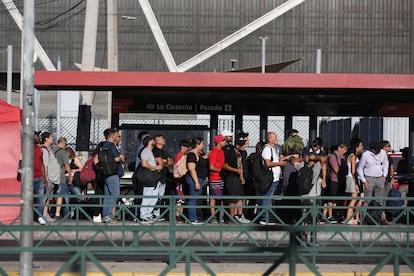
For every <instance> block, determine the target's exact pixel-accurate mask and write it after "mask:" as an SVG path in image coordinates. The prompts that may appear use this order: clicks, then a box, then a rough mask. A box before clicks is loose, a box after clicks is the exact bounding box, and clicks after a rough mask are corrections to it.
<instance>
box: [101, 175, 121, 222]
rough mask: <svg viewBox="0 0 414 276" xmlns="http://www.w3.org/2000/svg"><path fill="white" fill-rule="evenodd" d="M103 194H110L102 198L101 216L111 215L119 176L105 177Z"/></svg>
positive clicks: (117, 191) (116, 197)
mask: <svg viewBox="0 0 414 276" xmlns="http://www.w3.org/2000/svg"><path fill="white" fill-rule="evenodd" d="M104 195H105V196H111V197H105V198H104V200H103V205H104V206H103V208H102V216H103V217H112V209H113V208H114V207H115V206H116V201H117V199H118V196H119V176H118V175H111V176H109V177H107V178H105V186H104Z"/></svg>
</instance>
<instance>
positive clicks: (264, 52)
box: [259, 36, 268, 74]
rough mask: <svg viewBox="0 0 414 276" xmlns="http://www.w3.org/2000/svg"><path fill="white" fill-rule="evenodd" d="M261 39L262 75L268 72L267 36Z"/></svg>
mask: <svg viewBox="0 0 414 276" xmlns="http://www.w3.org/2000/svg"><path fill="white" fill-rule="evenodd" d="M259 39H260V40H261V41H262V73H263V74H264V73H265V72H266V40H267V39H268V37H267V36H261V37H259Z"/></svg>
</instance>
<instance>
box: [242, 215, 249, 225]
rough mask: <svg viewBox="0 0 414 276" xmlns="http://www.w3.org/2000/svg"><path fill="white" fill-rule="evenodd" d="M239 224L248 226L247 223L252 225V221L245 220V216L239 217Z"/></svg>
mask: <svg viewBox="0 0 414 276" xmlns="http://www.w3.org/2000/svg"><path fill="white" fill-rule="evenodd" d="M239 222H240V223H243V224H246V223H250V220H249V219H247V218H245V217H244V216H241V217H239Z"/></svg>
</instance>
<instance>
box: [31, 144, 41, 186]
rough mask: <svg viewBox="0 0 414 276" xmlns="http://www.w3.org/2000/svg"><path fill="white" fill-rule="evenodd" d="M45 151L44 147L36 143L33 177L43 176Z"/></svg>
mask: <svg viewBox="0 0 414 276" xmlns="http://www.w3.org/2000/svg"><path fill="white" fill-rule="evenodd" d="M42 164H43V153H42V147H41V146H39V145H35V146H34V149H33V177H34V178H39V177H43V170H42Z"/></svg>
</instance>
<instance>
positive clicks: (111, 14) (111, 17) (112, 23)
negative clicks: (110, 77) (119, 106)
mask: <svg viewBox="0 0 414 276" xmlns="http://www.w3.org/2000/svg"><path fill="white" fill-rule="evenodd" d="M106 5H107V7H106V11H107V14H106V17H107V38H108V71H113V72H116V71H118V17H117V14H118V12H117V0H108V1H107V4H106ZM107 108H108V110H107V112H108V127H111V125H112V91H108V107H107Z"/></svg>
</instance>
